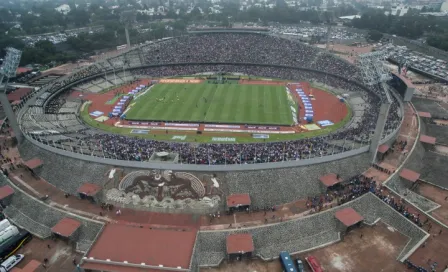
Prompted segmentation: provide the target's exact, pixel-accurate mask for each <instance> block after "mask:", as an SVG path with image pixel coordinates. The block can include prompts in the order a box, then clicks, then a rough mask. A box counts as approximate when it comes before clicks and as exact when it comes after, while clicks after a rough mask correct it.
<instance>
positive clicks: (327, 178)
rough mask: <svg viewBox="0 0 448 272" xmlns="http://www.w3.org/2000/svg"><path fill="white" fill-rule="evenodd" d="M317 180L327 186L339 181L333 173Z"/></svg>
mask: <svg viewBox="0 0 448 272" xmlns="http://www.w3.org/2000/svg"><path fill="white" fill-rule="evenodd" d="M319 180H320V182H322V183H323V184H324V185H325V186H327V187H331V186H334V185H336V184H338V183H339V180H338V176H337V175H336V174H333V173H330V174H327V175H325V176H322V177H320V178H319Z"/></svg>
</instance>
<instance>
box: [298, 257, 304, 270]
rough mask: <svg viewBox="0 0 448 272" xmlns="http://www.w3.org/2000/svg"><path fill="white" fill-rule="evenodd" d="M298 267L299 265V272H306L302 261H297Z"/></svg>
mask: <svg viewBox="0 0 448 272" xmlns="http://www.w3.org/2000/svg"><path fill="white" fill-rule="evenodd" d="M296 265H297V268H298V269H299V272H304V271H305V266H304V265H303V262H302V260H300V259H296Z"/></svg>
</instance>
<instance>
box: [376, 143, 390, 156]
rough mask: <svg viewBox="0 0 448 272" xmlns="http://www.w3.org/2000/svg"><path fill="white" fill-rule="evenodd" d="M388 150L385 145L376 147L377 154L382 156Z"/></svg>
mask: <svg viewBox="0 0 448 272" xmlns="http://www.w3.org/2000/svg"><path fill="white" fill-rule="evenodd" d="M388 150H389V146H388V145H387V144H382V145H380V146H379V147H378V153H381V154H384V153H386V152H387V151H388Z"/></svg>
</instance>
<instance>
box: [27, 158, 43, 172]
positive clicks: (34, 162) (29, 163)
mask: <svg viewBox="0 0 448 272" xmlns="http://www.w3.org/2000/svg"><path fill="white" fill-rule="evenodd" d="M42 164H43V162H42V160H41V159H39V158H32V159H31V160H28V161H26V162H25V165H26V166H27V167H28V168H30V169H36V168H37V167H39V166H41V165H42Z"/></svg>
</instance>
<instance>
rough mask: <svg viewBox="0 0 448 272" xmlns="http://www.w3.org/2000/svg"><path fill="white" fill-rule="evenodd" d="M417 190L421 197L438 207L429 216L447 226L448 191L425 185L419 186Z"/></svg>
mask: <svg viewBox="0 0 448 272" xmlns="http://www.w3.org/2000/svg"><path fill="white" fill-rule="evenodd" d="M417 190H418V193H419V194H421V195H422V196H424V197H426V198H428V199H431V200H432V201H434V202H435V203H437V204H439V205H440V207H439V208H437V209H435V210H434V211H433V212H431V215H432V216H434V217H435V218H436V219H437V220H439V221H440V222H442V223H444V224H445V225H448V190H443V189H441V188H439V187H436V186H433V185H431V184H427V183H421V184H419V186H418V189H417Z"/></svg>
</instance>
